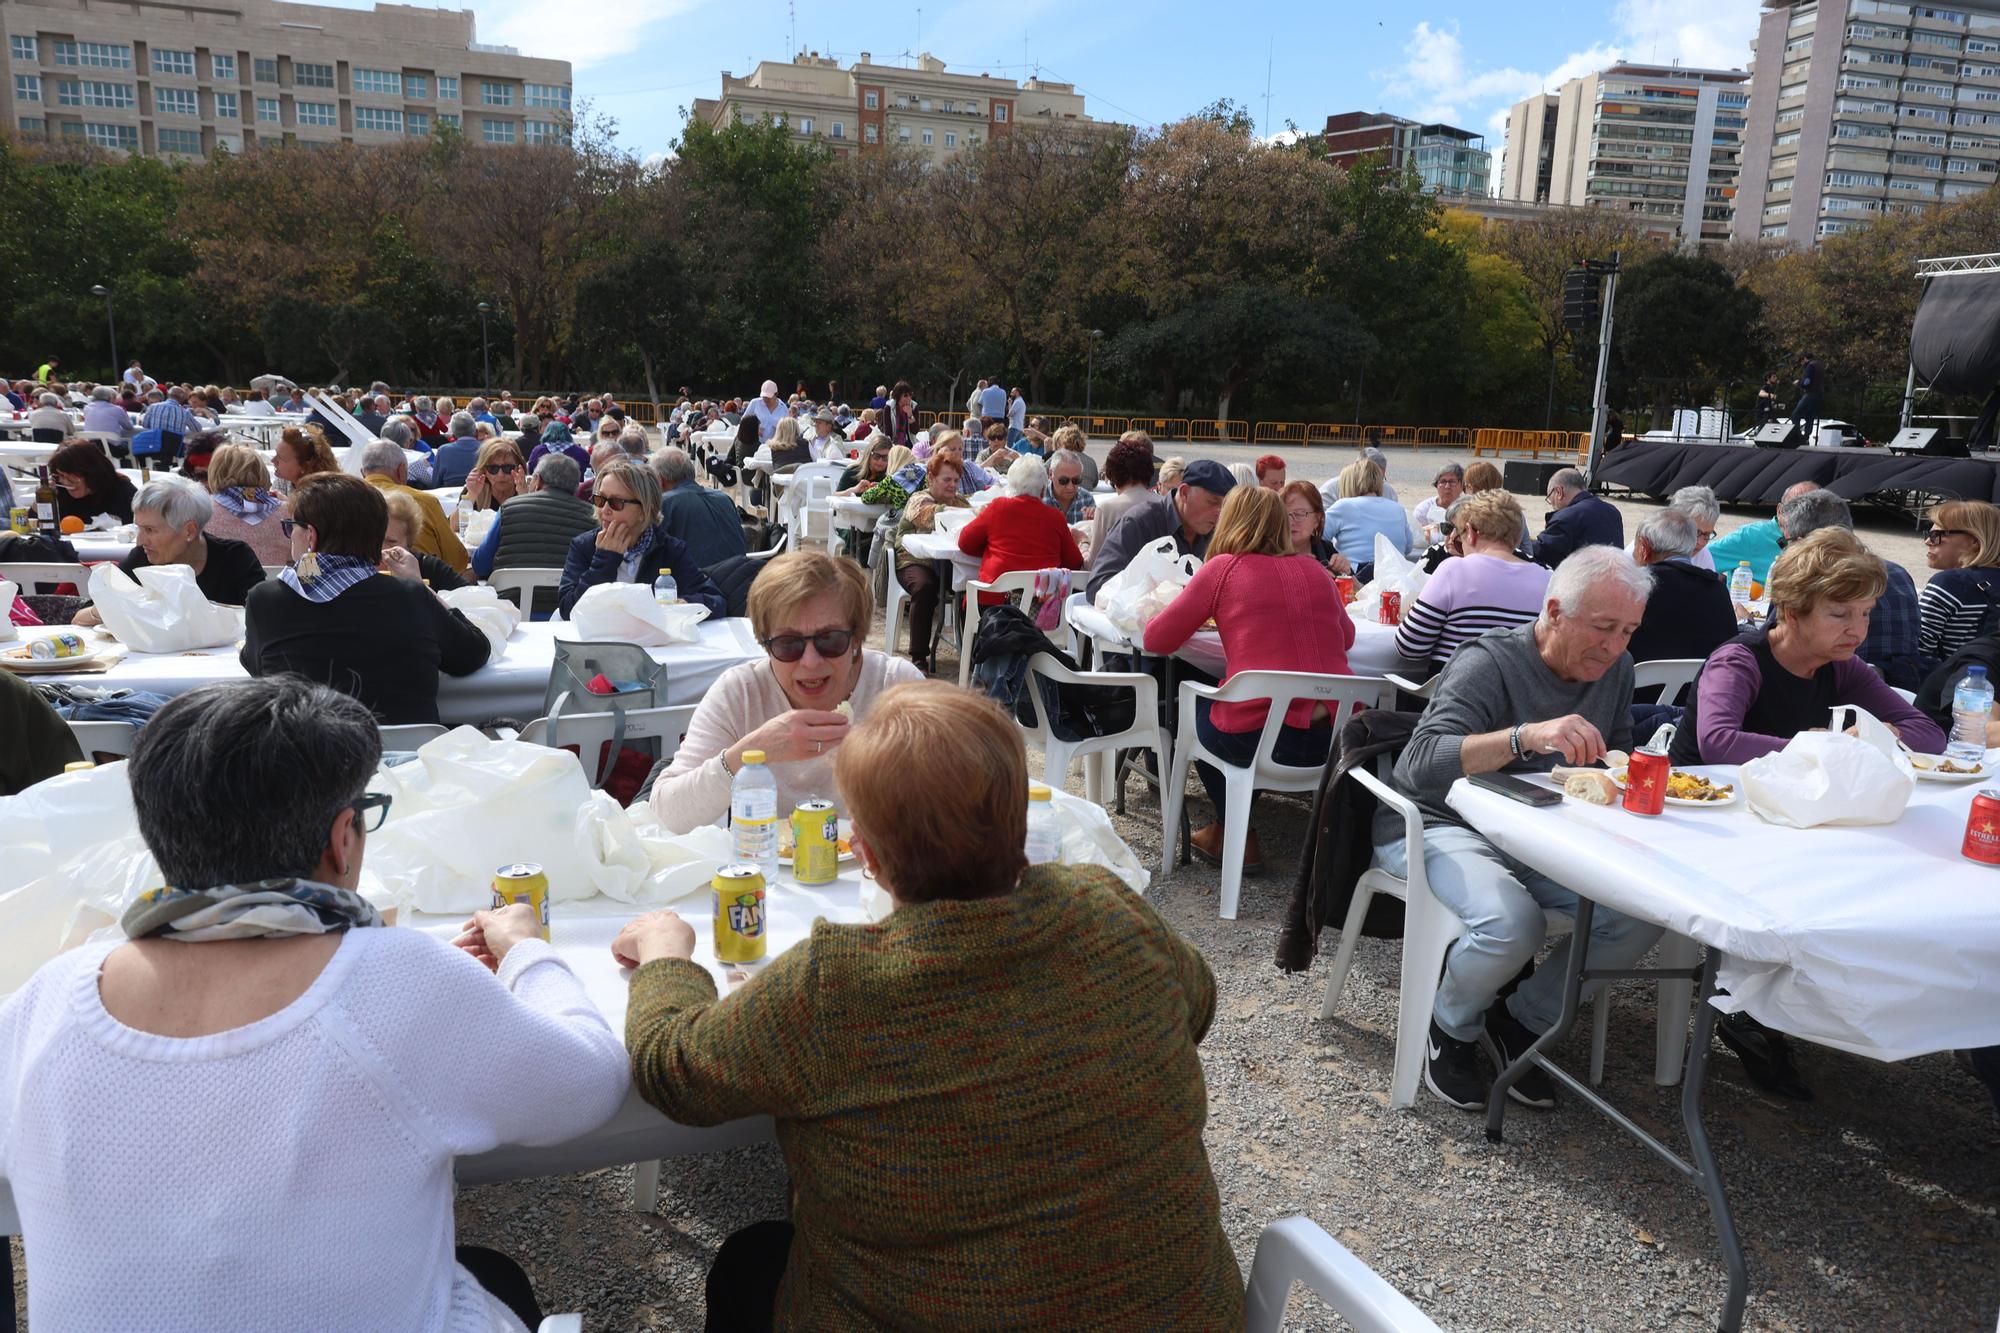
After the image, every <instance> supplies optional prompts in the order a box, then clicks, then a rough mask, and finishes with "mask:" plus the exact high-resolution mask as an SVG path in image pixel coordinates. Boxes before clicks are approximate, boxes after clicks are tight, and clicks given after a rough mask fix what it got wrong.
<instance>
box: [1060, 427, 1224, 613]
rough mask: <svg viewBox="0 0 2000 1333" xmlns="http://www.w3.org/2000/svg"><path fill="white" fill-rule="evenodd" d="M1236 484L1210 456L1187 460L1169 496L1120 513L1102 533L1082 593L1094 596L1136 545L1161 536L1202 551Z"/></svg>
mask: <svg viewBox="0 0 2000 1333" xmlns="http://www.w3.org/2000/svg"><path fill="white" fill-rule="evenodd" d="M1235 485H1236V478H1235V477H1234V476H1233V475H1232V474H1231V473H1230V471H1229V469H1228V468H1226V467H1224V466H1223V465H1222V464H1220V463H1218V462H1216V461H1215V460H1213V459H1209V458H1199V459H1196V460H1195V461H1194V462H1192V463H1190V464H1188V466H1187V471H1185V472H1183V473H1182V474H1181V484H1180V485H1179V486H1177V487H1175V488H1174V490H1173V493H1172V494H1170V495H1160V496H1155V497H1154V498H1152V499H1150V500H1147V501H1145V502H1144V503H1143V504H1137V505H1134V506H1133V507H1132V508H1130V509H1128V510H1126V511H1125V516H1124V517H1123V518H1121V519H1119V520H1118V525H1117V526H1116V527H1114V528H1112V529H1111V531H1110V532H1109V533H1107V534H1105V537H1104V546H1103V549H1102V550H1100V551H1098V553H1097V556H1096V558H1095V559H1093V560H1092V561H1091V564H1090V581H1089V583H1088V584H1087V585H1086V586H1085V589H1084V590H1085V591H1086V592H1087V593H1089V594H1090V600H1091V601H1092V602H1093V603H1094V602H1096V600H1097V590H1098V589H1099V588H1101V587H1103V586H1104V585H1105V583H1106V582H1108V581H1109V580H1110V578H1111V576H1112V575H1114V574H1116V573H1118V572H1119V571H1120V570H1122V569H1124V568H1125V566H1127V565H1129V564H1131V563H1132V557H1133V556H1134V555H1136V554H1138V553H1139V551H1140V550H1141V548H1143V547H1145V546H1148V545H1150V544H1151V543H1153V542H1155V541H1158V540H1159V539H1160V538H1162V537H1172V538H1173V539H1174V547H1175V549H1176V550H1177V551H1178V552H1179V553H1180V554H1182V555H1189V554H1192V555H1203V554H1205V553H1206V552H1207V550H1208V536H1209V534H1210V533H1212V532H1214V531H1215V520H1216V519H1217V517H1219V516H1220V515H1221V513H1222V500H1223V497H1224V496H1226V495H1228V494H1229V491H1230V488H1231V487H1233V486H1235Z"/></svg>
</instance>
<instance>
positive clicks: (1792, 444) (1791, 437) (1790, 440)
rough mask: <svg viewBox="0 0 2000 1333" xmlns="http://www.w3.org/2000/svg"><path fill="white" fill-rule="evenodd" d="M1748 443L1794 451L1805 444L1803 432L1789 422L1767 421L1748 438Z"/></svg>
mask: <svg viewBox="0 0 2000 1333" xmlns="http://www.w3.org/2000/svg"><path fill="white" fill-rule="evenodd" d="M1750 443H1752V444H1760V445H1764V446H1766V447H1767V448H1772V449H1796V448H1798V447H1799V446H1800V445H1802V444H1804V443H1805V431H1803V430H1802V429H1800V428H1799V427H1798V426H1797V425H1795V424H1794V423H1792V422H1790V421H1767V422H1765V423H1764V424H1763V425H1761V426H1759V427H1758V428H1757V433H1756V434H1755V435H1752V436H1751V437H1750Z"/></svg>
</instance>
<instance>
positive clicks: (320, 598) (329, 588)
mask: <svg viewBox="0 0 2000 1333" xmlns="http://www.w3.org/2000/svg"><path fill="white" fill-rule="evenodd" d="M374 574H375V562H374V561H372V560H363V559H362V558H361V557H360V556H356V555H322V556H320V557H319V577H318V578H316V579H314V580H313V581H312V582H310V583H308V582H306V581H305V580H304V579H302V578H300V577H299V571H298V566H296V565H286V566H285V567H284V568H283V569H281V570H279V571H278V582H280V583H282V584H284V585H285V586H286V587H287V588H290V589H291V590H292V591H293V592H295V593H297V594H298V595H299V596H301V597H303V598H305V599H306V600H307V601H308V602H330V601H332V600H333V599H334V598H336V597H338V596H340V594H342V593H344V592H346V591H347V590H348V589H349V588H352V587H353V586H354V585H355V584H357V583H360V582H362V581H363V580H364V579H369V578H372V577H374Z"/></svg>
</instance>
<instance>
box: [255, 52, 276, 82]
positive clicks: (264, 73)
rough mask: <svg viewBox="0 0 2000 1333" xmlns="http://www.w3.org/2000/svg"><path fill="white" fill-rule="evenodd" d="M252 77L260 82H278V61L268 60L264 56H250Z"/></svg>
mask: <svg viewBox="0 0 2000 1333" xmlns="http://www.w3.org/2000/svg"><path fill="white" fill-rule="evenodd" d="M250 77H251V78H253V79H255V80H256V81H257V82H259V83H276V82H277V81H278V62H277V61H275V60H267V59H265V58H264V57H263V56H252V57H251V58H250Z"/></svg>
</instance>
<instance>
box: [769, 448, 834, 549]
mask: <svg viewBox="0 0 2000 1333" xmlns="http://www.w3.org/2000/svg"><path fill="white" fill-rule="evenodd" d="M845 471H847V465H846V464H845V463H802V464H800V465H799V467H798V468H797V469H796V470H794V471H793V473H792V480H791V484H790V485H789V486H787V487H786V489H785V496H784V499H783V500H782V501H781V502H780V507H779V512H780V513H781V514H782V515H783V522H784V525H785V528H786V530H787V531H788V532H790V533H792V534H793V536H794V540H793V542H792V547H793V549H795V550H804V549H805V547H806V546H807V545H813V546H818V547H820V548H821V549H822V550H826V551H828V552H829V553H831V551H832V549H833V544H834V542H835V541H836V540H837V537H836V535H835V533H834V528H833V505H832V504H831V503H829V501H830V500H831V498H832V496H833V488H834V487H835V486H838V485H839V484H840V477H841V474H842V473H844V472H845Z"/></svg>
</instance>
